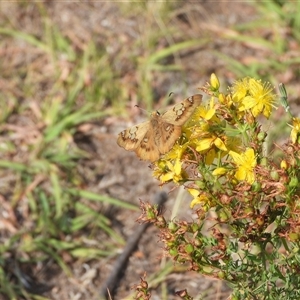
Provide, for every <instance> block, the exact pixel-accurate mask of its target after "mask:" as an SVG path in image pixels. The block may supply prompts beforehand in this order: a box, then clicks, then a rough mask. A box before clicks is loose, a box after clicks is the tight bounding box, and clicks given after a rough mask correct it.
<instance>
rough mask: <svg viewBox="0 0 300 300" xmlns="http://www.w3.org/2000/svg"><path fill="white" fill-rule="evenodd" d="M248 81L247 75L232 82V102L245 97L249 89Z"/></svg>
mask: <svg viewBox="0 0 300 300" xmlns="http://www.w3.org/2000/svg"><path fill="white" fill-rule="evenodd" d="M248 82H249V78H248V77H246V78H243V79H241V80H238V81H236V82H234V84H233V85H232V90H233V95H232V99H233V101H234V102H240V101H241V100H243V99H244V98H245V97H246V95H247V94H248V89H249V85H248Z"/></svg>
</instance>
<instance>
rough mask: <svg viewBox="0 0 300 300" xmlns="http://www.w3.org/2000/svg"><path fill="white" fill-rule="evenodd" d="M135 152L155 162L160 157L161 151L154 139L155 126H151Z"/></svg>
mask: <svg viewBox="0 0 300 300" xmlns="http://www.w3.org/2000/svg"><path fill="white" fill-rule="evenodd" d="M135 153H136V155H137V156H138V157H140V158H141V159H143V160H150V161H151V162H154V161H156V160H158V159H159V157H160V151H159V148H158V147H157V145H156V143H155V141H154V134H153V128H152V127H151V125H150V126H149V130H148V131H147V133H146V134H145V136H144V137H143V139H142V140H141V142H140V144H139V147H137V148H136V149H135Z"/></svg>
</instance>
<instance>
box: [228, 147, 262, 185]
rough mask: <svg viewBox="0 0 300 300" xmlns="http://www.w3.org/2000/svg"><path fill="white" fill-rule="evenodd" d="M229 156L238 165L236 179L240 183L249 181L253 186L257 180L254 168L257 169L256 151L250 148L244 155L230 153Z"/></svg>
mask: <svg viewBox="0 0 300 300" xmlns="http://www.w3.org/2000/svg"><path fill="white" fill-rule="evenodd" d="M229 155H230V156H231V157H232V158H233V161H234V162H235V163H236V165H237V171H236V173H235V178H236V179H237V180H240V181H243V180H245V181H247V182H248V183H250V184H252V183H253V182H254V180H255V175H254V168H255V167H256V157H255V153H254V150H253V149H252V148H248V149H247V150H246V151H245V152H244V153H241V154H238V153H236V152H234V151H229Z"/></svg>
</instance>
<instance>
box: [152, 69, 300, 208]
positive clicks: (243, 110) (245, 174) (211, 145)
mask: <svg viewBox="0 0 300 300" xmlns="http://www.w3.org/2000/svg"><path fill="white" fill-rule="evenodd" d="M219 88H220V82H219V80H218V78H217V77H216V75H215V74H212V76H211V80H210V84H207V85H206V86H205V87H203V88H201V90H202V91H204V92H206V93H207V94H208V95H209V96H210V99H209V101H208V103H207V104H205V103H203V104H201V105H200V106H199V107H198V108H197V109H196V110H195V112H194V114H193V115H192V116H191V118H190V119H189V120H188V122H187V123H186V124H184V126H183V127H182V136H181V138H180V139H179V140H178V141H177V143H176V144H175V145H174V147H173V148H172V149H171V151H170V152H169V153H167V154H166V155H165V156H164V157H162V158H161V159H160V160H159V161H158V162H156V163H155V169H154V174H153V175H154V177H156V178H158V179H159V180H160V181H161V182H162V183H166V182H170V181H173V182H175V183H176V184H183V183H185V182H192V187H191V188H188V191H189V192H190V193H191V195H192V196H193V197H194V200H193V201H192V203H191V207H193V206H194V205H196V204H200V203H202V204H203V203H208V202H209V201H210V200H209V197H208V195H207V194H206V193H205V192H203V191H202V190H201V189H200V188H198V187H197V186H195V184H194V183H195V182H196V181H201V180H204V179H205V180H207V178H209V180H212V181H214V180H215V181H216V184H222V182H231V183H233V184H237V183H238V182H245V184H249V185H251V184H253V183H254V182H255V180H256V178H255V168H256V165H257V153H256V151H255V149H256V148H255V147H253V146H252V142H253V139H254V133H255V132H257V130H256V129H257V128H258V123H257V120H256V119H257V117H258V116H264V117H266V118H269V117H270V116H271V112H272V108H273V107H275V100H276V96H275V94H274V93H273V88H272V86H271V85H270V83H267V82H262V81H261V80H256V79H254V78H248V77H247V78H244V79H242V80H239V81H236V82H235V83H234V84H233V85H232V86H231V87H229V89H228V91H229V92H228V93H227V94H224V93H221V92H220V91H219ZM299 132H300V120H299V119H294V120H293V129H292V134H291V137H292V140H293V141H296V139H297V136H298V134H299ZM193 182H194V183H193Z"/></svg>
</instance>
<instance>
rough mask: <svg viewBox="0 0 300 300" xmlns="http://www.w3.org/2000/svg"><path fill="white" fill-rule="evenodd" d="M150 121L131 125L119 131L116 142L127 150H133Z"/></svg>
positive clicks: (137, 145)
mask: <svg viewBox="0 0 300 300" xmlns="http://www.w3.org/2000/svg"><path fill="white" fill-rule="evenodd" d="M149 127H150V122H149V121H147V122H144V123H141V124H139V125H135V126H132V127H130V128H128V129H126V130H123V131H122V132H121V133H119V136H118V140H117V143H118V145H119V146H121V147H123V148H124V149H126V150H128V151H133V150H135V149H136V148H137V147H139V145H140V143H141V141H142V139H143V138H144V136H145V135H146V133H147V132H148V131H149V129H150V128H149Z"/></svg>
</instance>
